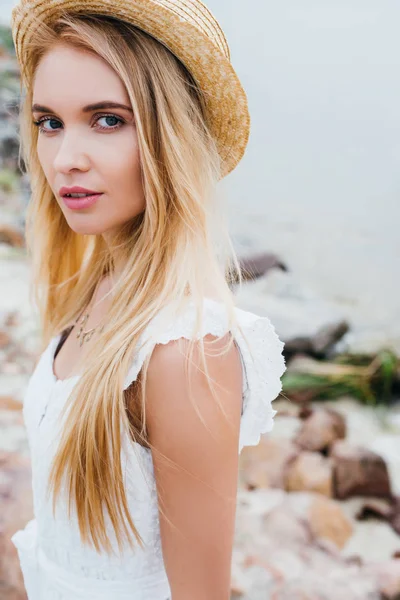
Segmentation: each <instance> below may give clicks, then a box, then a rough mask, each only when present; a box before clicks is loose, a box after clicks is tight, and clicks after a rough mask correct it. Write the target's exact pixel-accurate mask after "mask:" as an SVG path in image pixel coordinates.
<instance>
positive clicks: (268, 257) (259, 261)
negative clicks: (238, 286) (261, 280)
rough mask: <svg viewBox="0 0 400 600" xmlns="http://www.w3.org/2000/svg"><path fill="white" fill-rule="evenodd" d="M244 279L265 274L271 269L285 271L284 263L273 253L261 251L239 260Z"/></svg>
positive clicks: (247, 279)
mask: <svg viewBox="0 0 400 600" xmlns="http://www.w3.org/2000/svg"><path fill="white" fill-rule="evenodd" d="M239 263H240V268H241V272H242V277H243V280H244V281H249V280H252V279H256V278H257V277H261V276H262V275H265V274H266V273H267V272H268V271H270V270H271V269H276V268H278V269H281V270H283V271H287V267H286V266H285V264H284V263H283V262H282V261H281V260H280V258H278V257H277V256H275V254H269V253H262V254H256V255H253V256H250V257H248V258H242V259H240V260H239Z"/></svg>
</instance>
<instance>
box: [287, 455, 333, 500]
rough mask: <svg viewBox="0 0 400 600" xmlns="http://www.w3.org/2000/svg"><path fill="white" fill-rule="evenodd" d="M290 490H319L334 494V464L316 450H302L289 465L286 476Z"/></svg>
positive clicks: (325, 494) (288, 489)
mask: <svg viewBox="0 0 400 600" xmlns="http://www.w3.org/2000/svg"><path fill="white" fill-rule="evenodd" d="M285 489H286V490H287V491H288V492H298V491H309V492H319V493H320V494H323V495H324V496H332V464H331V461H330V459H329V458H325V457H324V456H322V455H321V454H317V453H316V452H302V453H301V454H300V455H299V456H298V457H297V458H296V459H295V460H294V461H293V462H292V463H291V464H290V466H289V467H288V470H287V475H286V478H285Z"/></svg>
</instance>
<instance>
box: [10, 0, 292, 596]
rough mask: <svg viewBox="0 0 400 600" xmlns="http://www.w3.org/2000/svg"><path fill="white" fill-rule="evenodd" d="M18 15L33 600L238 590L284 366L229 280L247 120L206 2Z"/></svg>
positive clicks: (60, 0)
mask: <svg viewBox="0 0 400 600" xmlns="http://www.w3.org/2000/svg"><path fill="white" fill-rule="evenodd" d="M12 27H13V36H14V41H15V47H16V52H17V57H18V60H19V62H20V65H21V75H22V82H23V85H24V95H23V101H22V106H21V142H22V157H23V159H24V164H25V165H26V167H27V169H28V172H29V174H30V180H31V186H32V198H31V202H30V206H29V208H28V215H27V242H28V248H29V250H30V254H31V256H32V268H33V290H34V293H35V298H36V302H37V305H38V307H39V310H40V315H41V323H42V329H43V343H44V345H43V352H42V354H41V356H40V360H39V362H38V364H37V365H36V367H35V370H34V372H33V374H32V376H31V379H30V381H29V385H28V388H27V390H26V394H25V398H24V419H25V423H26V427H27V432H28V439H29V445H30V451H31V457H32V475H33V476H32V482H33V494H34V512H35V518H34V519H32V520H31V521H29V523H28V524H27V525H26V527H25V528H24V529H23V530H20V531H18V532H16V533H15V534H14V536H13V538H12V539H13V542H14V544H15V545H16V547H17V549H18V552H19V558H20V562H21V568H22V572H23V575H24V581H25V586H26V589H27V593H28V597H29V599H30V600H31V599H34V600H36V599H40V600H50V599H55V598H57V599H58V600H67V599H68V600H72V599H74V600H76V599H80V598H82V599H83V598H85V599H88V598H92V599H96V600H106V599H107V600H109V599H112V600H122V599H128V598H129V599H130V600H145V599H149V600H150V599H151V600H167V599H168V598H171V599H172V600H183V599H185V600H187V599H188V598H190V599H191V600H197V599H199V600H200V599H207V600H213V599H215V600H217V599H218V600H221V599H222V598H229V595H230V574H231V559H232V547H233V537H234V520H235V508H236V491H237V481H238V456H239V453H240V451H241V449H242V447H243V446H245V445H256V444H257V443H258V442H259V439H260V434H261V433H262V432H263V431H268V430H270V429H271V427H272V417H273V415H274V412H275V411H274V410H273V409H272V406H271V401H272V400H273V399H274V398H276V396H277V395H278V394H279V392H280V390H281V380H280V378H281V376H282V374H283V372H284V369H285V365H284V359H283V355H282V349H283V343H282V342H281V341H280V340H279V338H278V336H277V335H276V333H275V330H274V328H273V326H272V325H271V323H270V321H269V320H268V319H267V318H266V317H258V316H257V315H255V314H253V313H250V312H246V311H243V310H240V309H238V308H237V307H235V305H234V299H233V295H232V291H231V288H230V284H231V283H232V282H233V280H234V278H236V279H237V278H238V277H239V279H240V272H239V270H238V262H237V259H236V257H235V255H234V252H233V250H232V246H231V244H230V240H229V236H228V234H227V232H226V227H225V224H224V219H223V215H221V212H220V211H219V209H218V201H217V198H216V193H215V189H216V184H217V182H218V180H219V179H221V178H222V177H223V176H225V175H226V174H227V173H229V172H230V171H231V170H232V169H233V168H234V167H235V166H236V165H237V164H238V162H239V161H240V159H241V157H242V155H243V153H244V150H245V147H246V144H247V139H248V131H249V117H248V109H247V102H246V96H245V93H244V91H243V89H242V87H241V85H240V82H239V80H238V78H237V76H236V74H235V72H234V70H233V68H232V66H231V64H230V60H229V50H228V46H227V43H226V40H225V38H224V35H223V33H222V31H221V29H220V27H219V25H218V23H217V22H216V20H215V19H214V17H213V16H212V15H211V14H210V12H209V11H208V10H207V9H206V7H205V6H204V5H203V4H202V3H201V2H199V1H198V0H190V1H189V0H185V1H180V2H170V1H167V0H159V1H156V2H155V1H152V2H149V0H138V1H135V2H134V1H133V0H119V2H110V1H109V0H90V2H83V1H81V2H80V1H79V0H73V1H71V0H30V1H29V2H28V1H27V0H22V1H21V2H20V4H19V5H18V6H17V7H16V8H15V9H14V11H13V22H12Z"/></svg>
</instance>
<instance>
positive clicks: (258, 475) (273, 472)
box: [240, 437, 299, 489]
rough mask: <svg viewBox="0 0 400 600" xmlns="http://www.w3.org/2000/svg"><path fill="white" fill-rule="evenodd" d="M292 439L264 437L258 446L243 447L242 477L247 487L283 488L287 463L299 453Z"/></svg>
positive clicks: (241, 459)
mask: <svg viewBox="0 0 400 600" xmlns="http://www.w3.org/2000/svg"><path fill="white" fill-rule="evenodd" d="M298 452H299V451H298V449H297V448H296V446H295V445H294V444H293V443H292V442H291V441H290V440H282V439H274V438H263V437H261V440H260V443H259V444H258V445H257V446H246V447H245V448H243V451H242V454H241V458H240V461H241V463H240V478H241V482H242V484H243V485H244V486H245V487H246V488H247V489H255V488H260V487H261V488H269V487H272V488H283V487H284V478H285V472H286V468H287V465H288V464H289V462H290V461H291V460H293V459H294V458H295V457H296V456H297V455H298Z"/></svg>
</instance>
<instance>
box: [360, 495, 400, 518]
mask: <svg viewBox="0 0 400 600" xmlns="http://www.w3.org/2000/svg"><path fill="white" fill-rule="evenodd" d="M392 514H393V508H392V506H391V504H390V503H389V502H387V501H386V500H380V499H377V498H371V500H369V501H368V502H364V504H363V505H362V506H361V508H360V510H359V511H358V513H357V514H356V519H357V520H358V521H366V520H367V519H370V518H372V519H382V520H383V521H388V520H389V518H390V517H391V515H392Z"/></svg>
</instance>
